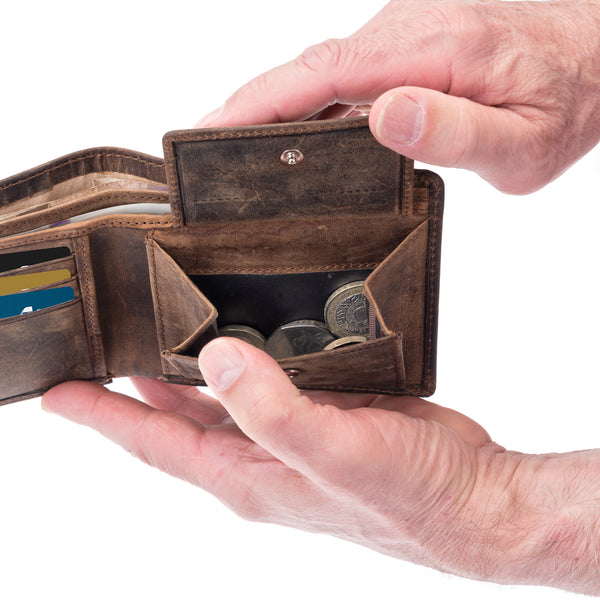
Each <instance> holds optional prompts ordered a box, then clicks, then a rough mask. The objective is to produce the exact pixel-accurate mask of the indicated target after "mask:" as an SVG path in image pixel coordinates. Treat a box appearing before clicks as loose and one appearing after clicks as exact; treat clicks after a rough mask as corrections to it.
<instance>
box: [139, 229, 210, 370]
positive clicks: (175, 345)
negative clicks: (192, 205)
mask: <svg viewBox="0 0 600 600" xmlns="http://www.w3.org/2000/svg"><path fill="white" fill-rule="evenodd" d="M147 250H148V263H149V268H150V284H151V288H152V298H153V302H154V311H155V319H156V328H157V335H158V342H159V348H160V351H161V352H163V351H165V350H167V351H175V352H176V353H178V354H186V353H195V354H197V353H198V352H199V349H200V348H201V347H202V346H203V345H204V344H206V343H207V342H208V341H209V340H210V339H212V338H214V337H216V335H217V331H216V320H217V311H216V309H215V307H214V306H213V305H212V304H211V303H210V302H209V301H208V300H207V299H206V297H205V296H204V295H203V294H202V293H201V292H200V290H199V289H198V288H197V287H196V286H195V285H194V284H193V283H192V282H191V280H190V279H189V278H188V277H187V276H186V274H185V273H184V272H183V271H182V270H181V268H180V267H179V266H178V265H177V263H176V262H175V261H174V260H173V259H172V258H171V257H170V256H169V255H168V254H167V253H166V252H165V251H164V250H163V249H162V248H161V247H160V246H159V245H158V244H157V243H156V242H154V241H153V240H149V241H148V242H147ZM163 366H166V368H167V369H169V367H168V364H167V365H165V363H164V361H163ZM168 372H170V371H168Z"/></svg>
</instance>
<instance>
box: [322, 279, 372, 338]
mask: <svg viewBox="0 0 600 600" xmlns="http://www.w3.org/2000/svg"><path fill="white" fill-rule="evenodd" d="M364 283H365V282H364V281H354V282H352V283H348V284H346V285H343V286H342V287H341V288H338V289H337V290H336V291H335V292H333V294H331V296H329V298H328V299H327V302H326V303H325V322H326V323H327V326H328V327H329V329H331V331H332V332H333V333H334V334H335V335H336V336H337V337H347V336H349V335H368V333H369V306H368V302H367V298H366V296H365V295H364V294H363V288H364Z"/></svg>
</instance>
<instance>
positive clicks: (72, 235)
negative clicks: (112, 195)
mask: <svg viewBox="0 0 600 600" xmlns="http://www.w3.org/2000/svg"><path fill="white" fill-rule="evenodd" d="M104 219H110V217H104ZM170 224H171V219H170V218H169V219H161V220H152V221H137V220H133V219H132V220H129V219H121V220H118V221H110V220H109V221H104V220H102V221H100V222H98V223H95V224H94V225H87V226H85V227H82V228H81V229H79V228H73V229H69V230H68V231H61V232H59V233H48V234H44V233H26V234H23V235H34V236H35V242H36V243H38V242H48V241H51V240H68V239H77V237H79V236H82V235H87V234H88V233H91V232H93V231H96V230H97V229H102V228H104V227H119V226H122V227H134V226H136V225H153V226H155V227H160V226H161V225H163V226H164V227H169V226H170ZM4 241H5V240H0V250H8V249H10V248H18V247H19V246H23V244H24V242H25V241H27V240H24V239H23V238H22V237H20V239H18V238H15V241H14V242H13V243H11V244H7V245H4Z"/></svg>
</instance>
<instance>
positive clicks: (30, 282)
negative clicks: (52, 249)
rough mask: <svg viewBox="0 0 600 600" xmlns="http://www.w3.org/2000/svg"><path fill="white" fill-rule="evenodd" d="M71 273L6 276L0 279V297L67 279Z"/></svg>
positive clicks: (52, 272) (64, 271)
mask: <svg viewBox="0 0 600 600" xmlns="http://www.w3.org/2000/svg"><path fill="white" fill-rule="evenodd" d="M69 277H71V273H70V272H69V270H68V269H57V270H55V271H41V272H39V273H24V274H23V275H7V276H6V277H0V296H6V295H7V294H17V293H19V292H22V291H23V290H30V289H32V288H36V287H41V286H42V285H48V284H50V283H57V282H59V281H64V280H65V279H69Z"/></svg>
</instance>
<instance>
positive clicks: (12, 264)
mask: <svg viewBox="0 0 600 600" xmlns="http://www.w3.org/2000/svg"><path fill="white" fill-rule="evenodd" d="M164 150H165V160H164V162H163V161H162V160H161V159H158V158H154V157H150V156H147V155H143V154H140V153H137V152H133V151H128V150H122V149H117V148H94V149H91V150H85V151H81V152H77V153H74V154H70V155H68V156H65V157H63V158H60V159H57V160H54V161H52V162H50V163H47V164H45V165H42V166H40V167H37V168H34V169H31V170H29V171H26V172H24V173H21V174H19V175H16V176H14V177H10V178H9V179H6V180H4V181H2V182H0V290H2V289H3V290H5V291H4V294H5V298H4V300H6V298H7V297H8V295H10V294H7V292H6V290H9V286H8V283H10V282H14V281H16V279H15V276H20V275H25V276H27V275H31V274H36V273H46V272H48V273H50V272H52V273H54V272H58V271H60V272H63V273H64V272H65V271H68V273H67V275H68V277H65V278H63V279H62V280H60V281H58V282H51V283H45V284H43V285H41V286H38V287H35V286H34V288H33V291H44V290H54V289H57V288H64V287H70V288H72V290H73V293H72V297H71V298H70V299H68V300H66V301H61V302H59V303H57V304H54V305H51V306H48V307H46V308H43V307H42V308H39V310H31V311H30V312H27V311H26V310H25V311H24V312H22V313H19V314H14V315H10V316H6V317H4V318H0V357H1V358H0V384H1V388H0V404H5V403H9V402H14V401H17V400H22V399H25V398H30V397H34V396H39V395H40V394H41V393H42V392H43V391H45V390H46V389H48V388H49V387H51V386H53V385H55V384H58V383H60V382H63V381H67V380H72V379H83V380H91V381H98V382H108V381H110V380H111V379H112V378H113V377H121V376H130V375H136V376H146V377H155V378H159V379H162V380H163V381H168V382H174V383H183V384H189V385H201V384H203V380H202V375H201V373H200V371H199V369H198V365H197V354H198V351H199V349H200V348H201V347H202V346H203V345H204V344H205V343H207V342H208V341H209V340H211V339H213V338H214V337H215V336H216V335H217V324H218V326H219V327H220V326H222V325H226V324H229V323H231V322H235V323H242V324H246V325H249V326H252V327H255V328H257V329H259V330H262V332H263V333H264V335H265V336H267V335H269V334H270V333H271V331H273V330H274V329H275V328H277V327H278V326H280V325H282V324H283V323H286V322H289V321H293V320H295V319H309V320H310V319H314V320H319V318H318V317H319V314H317V313H318V312H319V311H322V304H323V302H324V299H326V298H327V296H328V294H329V293H331V291H332V290H333V289H336V288H339V287H340V286H343V285H344V284H346V283H348V282H349V281H354V280H357V279H366V283H365V284H364V295H365V296H366V298H367V300H368V304H369V306H370V307H371V311H372V316H373V319H376V328H375V329H376V332H377V333H376V335H371V337H370V339H368V340H367V341H363V342H361V343H357V344H354V345H349V346H342V347H339V348H336V349H333V350H323V351H319V352H314V353H310V354H304V355H298V356H292V357H289V358H284V359H281V360H280V361H279V362H280V364H281V366H282V368H283V369H284V370H285V371H286V372H287V373H288V375H289V376H290V377H292V378H293V381H294V383H295V384H296V385H297V386H298V387H300V388H303V389H323V390H339V391H353V392H378V393H386V394H387V393H390V394H418V395H430V394H432V393H433V391H434V388H435V363H436V335H437V307H438V289H439V263H440V241H441V224H442V207H443V184H442V181H441V179H440V178H439V177H438V176H437V175H436V174H434V173H431V172H429V171H424V170H415V169H414V166H413V162H412V161H411V160H409V159H407V158H405V157H402V156H400V155H398V154H396V153H394V152H392V151H390V150H388V149H386V148H384V147H383V146H381V145H379V144H378V143H377V142H376V141H375V140H374V138H373V137H372V135H371V133H370V131H369V128H368V124H367V121H366V119H364V118H358V119H346V120H333V121H315V122H307V123H289V124H280V125H264V126H256V127H239V128H223V129H205V130H186V131H175V132H171V133H168V134H166V135H165V137H164ZM98 210H103V212H101V213H100V214H99V215H98V214H97V213H95V211H98ZM24 279H25V280H28V281H32V279H28V278H27V277H25V278H24ZM3 282H4V284H5V285H4V287H1V286H2V284H3ZM30 291H32V289H31V287H30V286H29V289H27V290H25V291H21V290H18V291H17V293H18V294H25V293H28V292H30ZM9 292H10V290H9ZM11 293H12V292H11ZM11 297H16V296H14V295H13V296H11ZM19 298H23V296H19ZM0 300H2V297H0ZM29 308H31V307H29ZM320 314H321V315H322V312H321V313H320ZM320 320H322V317H321V319H320Z"/></svg>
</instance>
